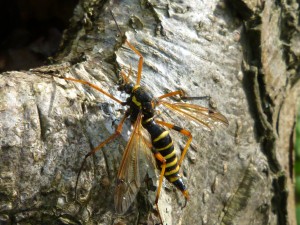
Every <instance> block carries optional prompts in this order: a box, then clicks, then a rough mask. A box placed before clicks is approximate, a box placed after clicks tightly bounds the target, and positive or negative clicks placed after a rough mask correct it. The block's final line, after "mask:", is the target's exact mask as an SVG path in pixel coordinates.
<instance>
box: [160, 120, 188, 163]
mask: <svg viewBox="0 0 300 225" xmlns="http://www.w3.org/2000/svg"><path fill="white" fill-rule="evenodd" d="M155 122H156V123H158V124H160V125H162V126H165V127H168V128H170V129H173V130H176V131H178V132H179V133H181V134H183V135H185V136H187V137H188V140H187V142H186V144H185V146H184V149H183V151H182V153H181V156H180V159H179V161H178V165H179V166H181V163H182V161H183V159H184V157H185V155H186V153H187V150H188V148H189V146H190V144H191V142H192V139H193V136H192V134H191V132H189V131H188V130H186V129H183V128H181V127H178V126H176V125H174V124H171V123H166V122H164V121H161V120H155Z"/></svg>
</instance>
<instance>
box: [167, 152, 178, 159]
mask: <svg viewBox="0 0 300 225" xmlns="http://www.w3.org/2000/svg"><path fill="white" fill-rule="evenodd" d="M175 154H176V153H175V151H172V152H171V153H170V154H168V155H166V156H164V158H165V159H169V158H172V157H173V156H174V155H175Z"/></svg>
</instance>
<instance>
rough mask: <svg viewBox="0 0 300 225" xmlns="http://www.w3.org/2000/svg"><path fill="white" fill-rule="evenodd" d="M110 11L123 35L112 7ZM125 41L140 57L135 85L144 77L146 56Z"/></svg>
mask: <svg viewBox="0 0 300 225" xmlns="http://www.w3.org/2000/svg"><path fill="white" fill-rule="evenodd" d="M109 11H110V14H111V16H112V18H113V20H114V21H115V23H116V25H117V28H118V30H119V32H120V34H121V36H123V35H122V31H121V29H120V27H119V25H118V23H117V20H116V18H115V16H114V14H113V12H112V11H111V9H110V10H109ZM125 43H126V44H127V45H128V46H129V48H131V50H132V51H134V53H135V54H137V55H138V56H139V57H140V58H139V65H138V72H137V79H136V84H135V85H139V84H140V82H141V78H142V70H143V61H144V57H143V55H142V54H141V53H140V52H139V51H138V50H137V49H136V48H135V47H134V46H133V45H132V44H130V43H129V41H127V40H125Z"/></svg>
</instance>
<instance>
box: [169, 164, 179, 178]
mask: <svg viewBox="0 0 300 225" xmlns="http://www.w3.org/2000/svg"><path fill="white" fill-rule="evenodd" d="M177 166H178V163H176V164H175V165H174V166H171V167H168V168H166V172H170V171H171V170H174V169H176V167H177ZM178 171H179V169H178ZM178 171H177V172H175V173H178ZM172 175H173V174H172Z"/></svg>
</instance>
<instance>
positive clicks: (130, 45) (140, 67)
mask: <svg viewBox="0 0 300 225" xmlns="http://www.w3.org/2000/svg"><path fill="white" fill-rule="evenodd" d="M125 43H126V44H127V45H128V46H129V48H131V50H132V51H134V53H135V54H137V55H138V56H139V57H140V58H139V65H138V72H137V79H136V85H139V84H140V82H141V78H142V70H143V61H144V57H143V55H142V54H141V53H140V52H139V51H138V50H137V49H136V48H135V47H134V46H133V45H132V44H130V43H129V41H127V40H125Z"/></svg>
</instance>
